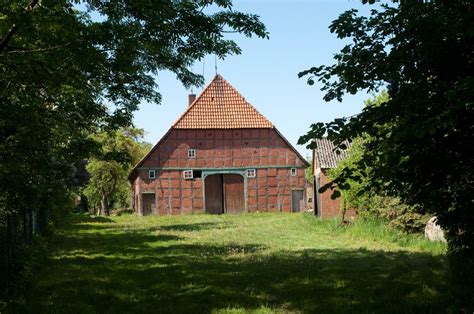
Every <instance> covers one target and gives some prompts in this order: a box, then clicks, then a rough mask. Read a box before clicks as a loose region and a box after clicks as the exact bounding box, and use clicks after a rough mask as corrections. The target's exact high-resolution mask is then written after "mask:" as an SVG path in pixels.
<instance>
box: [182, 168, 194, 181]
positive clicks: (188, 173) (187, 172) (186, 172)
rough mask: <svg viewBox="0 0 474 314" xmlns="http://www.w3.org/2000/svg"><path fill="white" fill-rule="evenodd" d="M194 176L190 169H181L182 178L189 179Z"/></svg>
mask: <svg viewBox="0 0 474 314" xmlns="http://www.w3.org/2000/svg"><path fill="white" fill-rule="evenodd" d="M193 178H194V173H193V171H192V170H183V179H185V180H190V179H193Z"/></svg>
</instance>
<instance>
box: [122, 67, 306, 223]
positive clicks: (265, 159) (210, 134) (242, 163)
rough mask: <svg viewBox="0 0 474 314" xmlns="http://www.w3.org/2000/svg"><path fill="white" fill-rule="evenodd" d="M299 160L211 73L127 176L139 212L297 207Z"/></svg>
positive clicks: (301, 205) (301, 201)
mask: <svg viewBox="0 0 474 314" xmlns="http://www.w3.org/2000/svg"><path fill="white" fill-rule="evenodd" d="M307 166H308V163H307V161H306V160H305V159H304V158H303V157H302V156H301V155H300V154H299V153H298V152H297V150H296V149H295V148H294V147H293V146H292V145H291V144H290V143H289V142H288V141H287V140H286V139H285V138H284V137H283V135H282V134H281V133H280V132H279V131H278V130H277V129H276V128H275V126H274V125H273V124H272V123H271V122H270V121H269V120H268V119H267V118H265V117H264V116H263V115H262V114H260V113H259V112H258V111H257V110H256V109H255V107H253V106H252V105H251V104H250V103H249V102H248V101H246V100H245V98H244V97H243V96H242V95H241V94H240V93H239V92H238V91H237V90H236V89H235V88H234V87H232V86H231V85H230V84H229V83H228V82H227V81H226V80H225V79H224V78H223V77H222V76H220V75H216V76H215V77H214V79H213V80H212V81H211V82H210V83H209V84H208V85H207V87H205V88H204V90H203V91H202V93H201V94H200V95H199V96H198V97H197V98H196V97H195V96H194V95H190V97H189V106H188V108H187V110H186V111H185V112H184V113H183V114H182V115H181V117H179V119H178V120H177V121H176V122H175V123H174V124H173V125H172V126H171V128H170V129H169V131H168V132H167V133H166V134H165V135H164V136H163V138H162V139H160V140H159V142H158V143H157V144H156V145H155V146H154V147H153V148H152V149H151V151H150V152H149V153H148V154H147V155H146V156H145V157H144V158H143V159H142V160H141V161H140V162H139V163H138V164H137V165H136V166H135V168H134V169H133V171H132V172H131V173H130V175H129V180H130V183H131V187H132V205H133V208H134V209H135V211H136V212H138V213H139V214H142V215H148V214H156V215H170V214H191V213H210V214H221V213H241V212H256V211H284V212H299V211H303V210H305V209H306V193H305V187H306V180H305V168H306V167H307Z"/></svg>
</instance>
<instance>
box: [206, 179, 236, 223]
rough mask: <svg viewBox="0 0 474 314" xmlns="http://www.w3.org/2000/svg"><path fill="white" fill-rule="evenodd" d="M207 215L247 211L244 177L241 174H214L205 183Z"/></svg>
mask: <svg viewBox="0 0 474 314" xmlns="http://www.w3.org/2000/svg"><path fill="white" fill-rule="evenodd" d="M204 185H205V186H204V189H205V199H206V201H205V204H206V213H208V214H223V213H228V214H237V213H243V212H244V211H245V192H244V177H243V176H241V175H239V174H233V173H231V174H213V175H209V176H207V177H206V179H205V182H204Z"/></svg>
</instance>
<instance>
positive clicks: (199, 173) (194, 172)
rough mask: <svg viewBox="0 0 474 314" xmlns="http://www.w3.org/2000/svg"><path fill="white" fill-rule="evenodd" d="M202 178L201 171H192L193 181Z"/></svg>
mask: <svg viewBox="0 0 474 314" xmlns="http://www.w3.org/2000/svg"><path fill="white" fill-rule="evenodd" d="M196 178H202V171H201V170H193V179H196Z"/></svg>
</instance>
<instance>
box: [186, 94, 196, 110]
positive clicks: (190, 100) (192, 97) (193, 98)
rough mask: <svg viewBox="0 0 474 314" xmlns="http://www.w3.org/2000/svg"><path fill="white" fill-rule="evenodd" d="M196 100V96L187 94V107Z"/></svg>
mask: <svg viewBox="0 0 474 314" xmlns="http://www.w3.org/2000/svg"><path fill="white" fill-rule="evenodd" d="M195 100H196V94H189V95H188V107H189V106H191V104H192V103H193V102H194V101H195Z"/></svg>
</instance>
